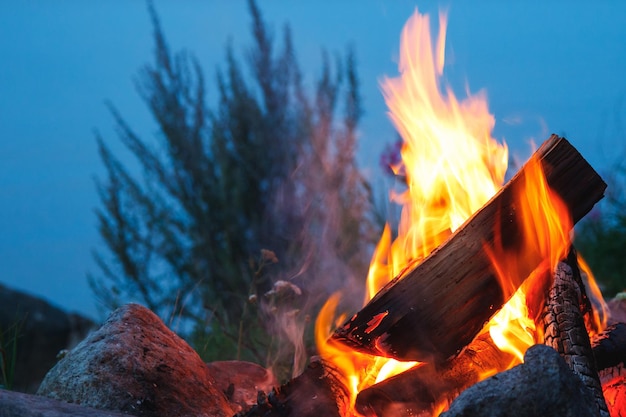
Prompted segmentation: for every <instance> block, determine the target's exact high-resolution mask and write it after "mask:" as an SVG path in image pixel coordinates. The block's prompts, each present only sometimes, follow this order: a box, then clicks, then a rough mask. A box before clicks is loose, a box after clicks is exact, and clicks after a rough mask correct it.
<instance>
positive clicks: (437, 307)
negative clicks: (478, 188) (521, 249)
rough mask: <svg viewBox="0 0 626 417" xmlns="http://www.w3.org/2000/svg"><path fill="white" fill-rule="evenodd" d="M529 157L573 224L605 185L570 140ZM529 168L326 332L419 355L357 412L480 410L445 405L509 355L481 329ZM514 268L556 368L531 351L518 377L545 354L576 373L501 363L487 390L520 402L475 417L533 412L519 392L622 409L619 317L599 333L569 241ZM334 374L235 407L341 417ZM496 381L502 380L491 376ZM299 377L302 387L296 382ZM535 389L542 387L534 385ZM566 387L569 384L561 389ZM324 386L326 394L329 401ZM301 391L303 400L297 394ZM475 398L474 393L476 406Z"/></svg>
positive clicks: (379, 352) (318, 366)
mask: <svg viewBox="0 0 626 417" xmlns="http://www.w3.org/2000/svg"><path fill="white" fill-rule="evenodd" d="M533 158H534V159H535V160H538V161H540V163H541V166H542V169H543V172H544V173H545V177H546V181H547V183H548V185H549V187H550V188H551V189H552V190H554V191H555V192H556V193H557V194H558V195H559V196H560V197H561V199H562V200H563V201H564V202H565V204H566V205H567V208H568V209H569V212H570V213H571V215H572V220H573V224H575V223H576V222H578V221H579V220H580V219H581V218H583V217H584V216H585V215H586V214H587V213H588V212H589V211H590V210H591V208H592V207H593V206H594V204H595V203H597V202H598V201H599V200H600V199H601V198H602V197H603V195H604V190H605V188H606V184H605V183H604V181H602V179H601V178H600V177H599V175H598V174H597V173H596V172H595V171H594V170H593V168H591V166H589V164H588V163H587V162H586V161H585V159H584V158H583V157H582V156H581V155H580V154H579V153H578V151H577V150H576V149H575V148H574V147H573V146H572V145H571V144H570V143H569V142H567V140H565V139H563V138H560V137H557V136H555V135H553V136H552V137H551V138H550V139H548V140H547V141H546V142H545V143H544V144H543V145H542V146H541V147H540V148H539V149H538V150H537V151H536V153H535V155H534V156H533ZM533 158H531V160H532V159H533ZM527 165H528V164H527ZM526 171H527V166H524V167H523V168H522V170H521V171H520V172H519V173H518V174H517V175H516V176H515V177H514V178H512V179H511V180H510V181H509V182H508V183H507V184H506V185H505V186H504V187H503V188H502V190H501V191H500V192H499V193H497V194H496V196H494V197H493V198H492V199H491V200H490V201H489V202H488V203H487V204H485V206H483V208H482V209H481V210H479V211H478V212H477V213H475V214H474V215H473V216H472V217H471V218H470V219H469V220H468V221H467V222H466V223H465V224H464V225H463V226H462V227H461V228H460V229H459V230H457V231H456V232H455V233H454V234H453V235H452V236H451V237H450V238H449V239H448V240H447V241H446V242H445V243H444V244H442V245H441V246H440V247H439V248H437V249H436V250H435V251H434V252H433V253H431V255H430V256H429V257H427V258H426V259H425V260H424V261H422V262H421V263H420V264H419V265H417V266H412V265H409V266H408V267H407V269H406V270H405V271H404V273H403V274H401V276H399V277H397V278H396V279H394V280H393V281H391V282H390V283H389V284H388V285H386V286H385V287H384V288H383V289H382V290H381V291H380V292H379V293H378V294H377V295H376V296H375V297H374V298H373V299H372V300H371V301H370V302H369V303H368V304H367V305H366V306H365V307H364V308H363V309H362V310H361V311H359V312H357V313H356V314H355V315H354V316H353V317H352V318H351V319H350V320H348V321H347V322H346V323H345V324H344V325H343V326H340V327H339V328H338V329H337V330H336V331H335V333H334V334H333V335H332V338H333V339H335V340H337V341H340V342H341V343H343V344H345V345H348V346H350V347H351V348H353V349H354V350H356V351H360V352H366V353H368V354H372V355H376V356H385V357H392V358H396V359H400V360H418V361H423V362H425V363H423V364H421V365H420V366H417V367H414V368H412V369H410V370H408V371H405V372H403V373H401V374H399V375H396V376H394V377H391V378H389V379H386V380H384V381H382V382H379V383H377V384H374V385H373V386H371V387H369V388H367V389H364V390H362V391H361V392H359V394H358V396H357V398H356V404H355V411H356V412H358V413H359V414H362V415H365V416H402V415H406V416H422V415H424V416H430V415H437V414H438V413H439V412H441V411H443V410H444V409H447V408H448V407H450V411H448V412H447V413H446V414H445V415H446V416H452V415H476V414H474V413H476V412H477V409H473V410H474V411H468V410H471V409H472V408H471V407H472V406H470V408H465V409H464V410H465V411H462V410H461V411H459V410H458V407H456V408H455V407H453V406H451V404H452V405H454V404H455V398H457V397H458V396H459V394H461V393H463V392H464V391H465V390H468V388H470V387H472V386H475V385H476V384H477V383H479V381H480V380H481V379H484V376H483V375H484V374H485V373H486V372H493V370H494V369H495V370H496V371H497V372H502V371H505V370H506V367H507V364H509V363H510V362H511V354H510V353H507V352H503V351H502V350H500V349H499V348H498V347H496V346H495V345H494V343H493V341H492V339H491V338H490V337H489V334H488V333H485V332H481V329H482V327H483V326H484V324H485V323H486V322H487V321H489V319H490V318H491V317H492V316H493V315H494V313H495V311H496V310H498V309H499V308H500V307H502V306H503V305H504V304H505V302H506V301H507V299H506V297H507V295H506V294H505V292H504V291H503V289H502V287H501V286H500V285H499V282H498V278H497V271H496V270H495V268H494V265H493V254H494V253H503V252H504V251H509V252H511V251H515V250H516V246H517V245H518V242H519V241H520V240H522V239H524V236H523V235H524V230H523V226H522V225H521V224H522V223H523V219H522V218H520V217H521V216H523V213H521V212H520V211H521V210H520V204H519V203H518V200H517V196H519V195H520V194H523V192H524V188H523V187H524V186H525V181H527V179H526V176H525V174H526ZM573 224H572V227H573ZM537 253H538V252H537ZM518 267H519V270H517V271H515V274H514V275H515V276H518V277H522V278H521V279H520V280H519V281H517V282H513V285H514V287H515V288H514V289H513V290H515V289H517V288H518V287H520V286H521V285H526V284H529V285H532V287H530V288H532V289H531V290H530V291H531V292H532V293H533V298H532V300H530V301H527V303H528V306H527V307H528V309H529V312H530V313H531V315H533V316H534V317H535V318H536V321H537V322H538V323H539V325H540V326H542V327H543V334H544V344H545V345H546V346H548V347H550V348H552V349H553V350H551V349H548V351H550V352H553V351H556V353H558V356H559V358H558V360H559V361H560V362H559V363H560V365H558V366H557V365H555V364H556V362H554V361H553V362H550V361H552V359H550V360H548V359H545V360H544V359H542V360H540V361H537V360H536V359H534V360H531V361H526V362H527V363H524V364H522V365H519V367H523V368H520V369H522V370H521V371H519V372H518V373H517V374H515V375H518V374H523V375H526V374H528V372H530V371H528V370H527V369H529V368H533V367H535V368H536V369H534V370H532V372H539V373H540V374H541V372H543V371H542V370H541V366H540V365H538V366H535V365H534V364H535V363H548V362H549V363H551V364H552V365H550V366H549V367H547V368H546V369H547V370H546V371H545V372H547V373H550V372H552V371H551V369H552V370H553V369H555V368H558V367H559V366H561V365H562V364H564V366H565V367H566V368H568V369H569V370H570V372H567V374H571V375H573V376H575V378H574V382H573V383H571V384H570V382H563V380H562V378H561V377H560V378H561V379H558V381H561V382H558V383H555V382H554V380H552V379H550V378H549V377H548V376H546V375H543V374H541V375H543V376H540V378H539V379H542V380H544V381H551V383H550V385H551V386H544V385H543V384H537V383H532V384H530V383H523V382H520V381H522V380H523V378H522V377H519V376H515V377H508V376H507V377H505V376H504V375H505V373H504V372H503V373H502V374H496V375H495V376H493V377H492V378H489V380H491V382H490V384H492V385H494V380H495V388H494V389H492V390H491V391H489V392H492V393H493V392H495V393H496V396H499V397H500V398H509V397H510V395H509V394H510V393H511V392H515V396H516V397H515V398H516V400H515V401H509V403H510V404H514V403H515V404H517V405H516V410H509V411H508V412H504V411H503V406H502V404H501V402H499V401H491V402H490V403H491V404H492V408H494V407H496V408H500V411H499V412H496V413H492V411H493V410H492V411H490V412H486V411H485V409H484V408H483V409H481V410H482V411H481V412H480V415H529V416H530V415H536V414H534V413H536V412H537V410H534V411H529V408H528V407H525V406H524V405H523V404H522V405H521V406H520V403H519V399H521V400H522V402H523V401H524V398H526V401H527V402H528V403H531V402H537V401H539V402H540V401H541V399H538V398H537V395H540V396H545V397H547V398H546V399H547V400H548V401H551V402H550V405H546V406H544V407H543V408H542V410H543V411H542V412H541V414H542V415H544V416H545V415H598V416H609V415H611V416H618V415H622V414H621V413H623V412H624V411H623V410H626V405H622V404H624V403H626V396H624V393H625V390H626V379H625V378H626V370H624V367H623V363H624V359H625V358H626V340H625V339H624V337H625V336H624V334H623V332H624V331H625V328H626V325H625V324H621V323H619V324H615V325H613V326H611V327H609V328H607V329H606V330H605V331H604V332H602V333H599V334H596V333H597V330H598V329H597V328H594V324H592V323H593V320H592V317H591V316H592V313H593V311H592V303H591V302H590V297H589V296H588V294H587V288H586V285H585V280H584V279H583V276H582V274H581V272H580V269H579V265H578V258H577V254H576V252H575V250H574V248H573V247H570V250H569V253H568V254H567V256H565V257H564V258H563V259H562V260H561V261H560V262H559V263H558V265H557V266H556V268H555V269H553V270H548V269H546V268H547V267H546V260H545V259H542V258H541V257H539V256H538V255H537V256H536V257H535V258H534V259H531V260H530V262H525V263H523V264H522V263H520V264H519V266H518ZM525 281H526V284H525ZM530 281H533V282H532V283H531V282H530ZM590 331H591V334H592V335H593V336H591V337H590ZM541 352H543V353H534V354H533V355H531V356H532V357H533V358H536V357H538V355H541V354H543V355H548V356H546V357H549V353H548V354H546V353H545V352H546V351H545V350H543V351H541ZM516 368H517V367H516ZM514 369H515V368H514ZM524 369H526V370H524ZM511 371H512V370H510V371H506V374H507V375H508V374H509V373H510V372H511ZM540 371H541V372H540ZM334 374H335V372H334V370H333V369H332V366H331V365H330V364H326V363H322V362H318V363H315V364H314V365H311V366H310V367H309V368H308V369H307V370H305V372H304V373H303V374H302V375H301V376H300V377H298V378H296V379H295V380H293V381H291V382H290V383H288V384H286V385H284V386H282V387H278V388H276V389H275V390H274V391H273V392H272V393H271V394H269V395H268V396H263V398H262V401H259V403H258V404H257V405H256V406H254V407H253V408H252V409H251V410H249V411H248V412H247V413H244V414H243V415H246V416H309V415H310V416H313V415H320V414H319V410H320V409H319V408H317V409H316V406H315V404H316V403H317V404H319V406H320V407H322V406H323V408H324V413H323V414H324V415H336V416H344V415H345V412H346V404H345V403H346V401H347V394H346V389H345V386H342V381H341V378H337V377H333V375H334ZM566 376H567V375H566ZM499 378H500V379H502V381H504V380H506V381H508V383H502V384H498V382H497V381H498V379H499ZM303 381H306V383H304V384H303ZM311 381H314V383H311ZM511 381H513V386H512V385H511ZM483 382H485V381H483ZM480 384H482V383H480ZM524 385H526V386H524ZM528 385H534V386H528ZM299 386H305V387H306V388H305V389H303V390H302V391H300V389H299V388H298V387H299ZM538 386H539V387H541V388H542V389H539V390H537V387H538ZM569 386H571V387H574V388H571V389H570V390H569V391H567V390H565V389H564V387H569ZM572 390H574V392H576V393H577V394H576V395H575V396H576V398H577V401H576V405H575V407H573V408H572V411H571V412H572V413H573V414H567V413H568V412H565V411H564V410H565V409H564V408H563V407H564V406H563V405H560V406H559V407H554V405H555V404H560V403H559V401H560V400H559V398H556V397H555V396H559V395H560V396H564V395H565V396H566V397H568V398H567V401H565V403H564V404H570V405H572V404H574V402H573V401H572V400H571V398H569V397H571V396H572V395H574V394H573V393H572ZM576 390H579V391H576ZM468 391H469V390H468ZM324 392H326V394H324ZM328 392H331V393H332V396H334V401H331V404H330V406H329V405H328V397H327V393H328ZM536 392H538V393H539V394H535V393H536ZM303 397H305V398H307V399H309V401H308V402H307V401H303ZM479 397H480V396H479ZM483 397H484V396H483ZM322 398H324V399H322ZM481 398H482V397H481ZM485 398H486V397H485ZM311 399H314V400H313V401H312V402H313V405H312V404H311ZM579 400H580V401H582V403H580V401H579ZM481 401H482V400H481ZM481 401H476V400H474V401H473V404H474V405H475V404H477V403H480V402H481ZM568 401H569V403H568ZM585 401H586V402H585ZM303 404H306V405H303ZM589 404H591V405H589ZM463 407H466V406H465V405H464V406H463ZM481 407H482V406H481ZM585 407H587V408H585ZM589 407H590V408H589ZM550 409H554V414H550V412H549V410H550ZM454 410H456V411H454ZM585 410H588V412H587V411H585ZM331 411H332V413H331ZM455 413H457V414H455ZM464 413H465V414H464ZM490 413H491V414H490ZM511 413H512V414H511ZM624 415H626V413H625V414H624Z"/></svg>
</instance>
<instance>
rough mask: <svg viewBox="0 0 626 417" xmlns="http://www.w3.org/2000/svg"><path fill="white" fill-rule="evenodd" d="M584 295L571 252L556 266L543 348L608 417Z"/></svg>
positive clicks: (548, 302) (549, 296)
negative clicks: (557, 357)
mask: <svg viewBox="0 0 626 417" xmlns="http://www.w3.org/2000/svg"><path fill="white" fill-rule="evenodd" d="M584 292H585V290H584V287H582V280H581V278H580V272H579V270H578V266H577V263H576V254H575V253H574V252H573V251H572V252H571V253H570V255H569V256H568V259H567V262H559V264H558V265H557V268H556V271H555V272H554V279H553V282H552V286H551V287H550V291H549V293H548V296H547V300H546V307H545V315H544V325H545V344H546V345H548V346H551V347H552V348H554V350H556V351H557V352H558V353H559V354H560V355H561V356H562V357H563V359H564V360H565V362H566V363H567V365H568V366H569V367H570V369H571V370H572V371H573V372H574V373H575V374H576V375H578V376H579V377H580V379H581V380H582V381H583V383H584V384H585V386H586V387H587V388H589V390H590V391H591V392H592V393H593V395H594V397H595V400H596V404H597V406H598V409H599V410H600V414H601V415H602V416H603V417H609V413H608V409H607V406H606V402H605V400H604V395H603V393H602V386H601V385H600V379H599V377H598V372H597V369H596V364H595V359H594V355H593V352H592V349H591V342H590V340H589V334H588V333H587V329H586V327H585V321H584V317H583V311H582V309H581V306H584V298H585V297H584V296H583V294H584ZM582 308H583V309H584V308H585V307H582Z"/></svg>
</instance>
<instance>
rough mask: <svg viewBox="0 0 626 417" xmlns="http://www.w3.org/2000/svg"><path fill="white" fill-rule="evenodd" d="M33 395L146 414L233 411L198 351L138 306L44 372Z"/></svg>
mask: <svg viewBox="0 0 626 417" xmlns="http://www.w3.org/2000/svg"><path fill="white" fill-rule="evenodd" d="M37 393H38V394H39V395H44V396H46V397H50V398H54V399H58V400H63V401H67V402H71V403H77V404H81V405H84V406H88V407H93V408H98V409H104V410H112V411H121V412H124V413H127V414H132V415H136V416H145V417H157V416H180V417H183V416H194V417H200V416H207V417H208V416H211V417H213V416H216V417H219V416H232V415H233V414H234V411H233V409H232V407H231V405H230V404H229V403H228V401H227V399H226V396H225V394H224V393H223V392H222V391H221V390H220V389H219V388H218V387H217V385H216V382H215V380H214V378H213V376H212V375H211V374H210V371H209V369H208V368H207V366H206V364H205V363H204V362H203V361H202V359H201V358H200V357H199V356H198V354H197V353H196V352H195V351H194V350H193V349H192V348H191V347H190V346H189V345H188V344H187V343H186V342H185V341H184V340H182V339H181V338H180V337H178V336H177V335H176V334H175V333H174V332H172V331H171V330H170V329H168V328H167V326H165V324H163V322H162V321H161V320H160V319H159V318H158V317H157V316H156V315H155V314H154V313H153V312H152V311H150V310H149V309H147V308H145V307H142V306H140V305H138V304H128V305H125V306H123V307H120V308H119V309H117V310H115V311H114V312H113V313H112V314H111V315H110V316H109V318H108V319H107V321H106V322H105V323H104V325H103V326H102V327H101V328H100V329H98V330H97V331H95V332H93V333H92V334H91V335H90V336H88V337H87V338H86V339H85V340H84V341H83V342H81V343H80V344H79V345H78V346H76V347H75V348H74V349H73V350H72V351H71V352H69V353H68V354H67V356H65V357H64V358H63V359H62V360H61V361H59V362H58V363H57V364H56V365H55V366H54V367H53V368H52V369H51V370H50V371H49V372H48V374H47V375H46V377H45V378H44V380H43V382H42V384H41V386H40V387H39V391H38V392H37Z"/></svg>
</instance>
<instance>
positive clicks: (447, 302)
mask: <svg viewBox="0 0 626 417" xmlns="http://www.w3.org/2000/svg"><path fill="white" fill-rule="evenodd" d="M534 158H537V159H538V160H539V161H540V162H541V165H542V168H543V171H544V173H545V177H546V180H547V183H548V185H549V186H550V188H552V189H553V190H554V191H556V193H558V194H559V195H560V197H561V199H562V200H563V201H564V202H565V204H566V205H567V207H568V208H569V210H570V212H571V215H572V219H573V221H574V223H576V222H577V221H578V220H580V219H581V218H582V217H583V216H584V215H585V214H586V213H588V212H589V210H591V208H592V207H593V205H594V204H595V203H596V202H597V201H599V200H600V199H601V198H602V197H603V194H604V190H605V188H606V184H605V183H604V181H602V179H601V178H600V176H599V175H598V174H597V173H596V172H595V171H594V170H593V168H592V167H591V166H590V165H589V164H588V163H587V161H585V159H584V158H583V157H582V156H581V155H580V153H578V151H577V150H576V149H575V148H574V147H573V146H572V145H571V144H570V143H569V142H568V141H567V140H565V139H563V138H560V137H558V136H555V135H553V136H552V137H550V138H549V139H548V140H547V141H546V142H545V143H544V144H543V145H542V146H541V147H540V148H539V149H538V150H537V152H535V155H534ZM527 167H528V164H527V165H525V166H524V167H523V168H522V170H521V171H520V172H519V173H518V174H517V175H516V176H515V177H514V178H513V179H511V181H509V182H508V183H507V184H506V185H505V186H504V187H503V188H502V189H501V190H500V191H499V192H498V193H497V194H496V195H495V196H494V197H493V198H492V199H491V200H490V201H489V202H488V203H487V204H486V205H485V206H483V207H482V208H481V209H480V210H479V211H478V212H476V213H475V214H474V215H473V216H472V217H471V218H470V219H469V220H468V221H467V222H465V224H464V225H462V226H461V227H460V228H459V229H458V230H457V231H456V232H455V233H454V234H453V235H451V237H450V238H449V239H448V240H447V241H446V242H445V243H443V244H442V245H441V246H440V247H439V248H437V249H436V250H435V251H433V252H432V253H431V254H430V255H429V256H428V257H427V258H426V259H424V261H423V262H421V263H420V264H419V265H417V266H414V265H413V266H411V265H409V266H408V267H407V270H406V272H405V273H403V274H402V275H401V276H399V277H396V278H395V279H394V280H393V281H392V282H390V283H389V284H388V285H386V286H385V287H384V288H383V289H382V290H381V291H379V293H378V294H377V295H376V296H375V297H374V298H373V299H372V300H371V301H370V302H369V303H368V304H367V305H366V306H365V307H364V308H363V309H362V310H361V311H360V312H358V313H357V314H356V315H355V316H354V317H353V318H352V319H351V320H349V321H348V322H346V323H345V324H344V325H343V326H342V327H340V328H339V329H337V331H336V332H335V333H334V335H333V336H332V337H333V338H335V339H338V340H340V341H341V342H343V343H345V344H347V345H350V346H352V347H353V348H355V349H357V350H360V351H363V352H366V353H369V354H373V355H377V356H388V357H393V358H396V359H401V360H418V361H422V362H433V361H434V362H440V363H441V362H445V361H446V360H447V359H448V358H450V357H451V356H454V355H456V354H458V352H459V351H460V350H461V349H462V348H463V347H464V346H466V345H467V344H468V343H470V342H471V341H472V340H473V339H474V337H475V336H476V335H477V334H478V332H479V331H480V329H481V328H482V327H483V325H484V323H486V322H487V321H488V320H489V319H490V318H491V316H492V315H493V314H494V313H495V312H496V311H497V310H498V309H499V308H500V307H501V306H502V305H503V304H504V302H505V301H506V300H505V296H504V293H503V290H502V289H501V287H500V284H499V283H498V278H497V274H496V271H495V268H494V266H493V265H492V260H491V259H490V256H489V255H488V250H492V251H495V250H506V251H515V249H516V248H517V247H518V245H519V244H520V242H521V241H522V239H523V232H522V226H521V225H522V220H523V219H522V218H520V217H521V214H520V213H518V212H517V211H518V210H519V207H518V203H517V202H516V200H517V198H518V197H519V195H520V194H523V192H524V191H523V190H524V186H525V178H526V172H527V170H528V168H527ZM536 258H537V259H531V260H530V261H531V262H530V263H529V265H532V264H534V266H530V269H528V268H529V267H528V266H524V267H522V269H520V270H519V271H514V273H515V275H516V276H517V277H518V278H519V279H518V281H517V282H513V283H512V284H513V286H514V287H516V288H517V287H519V285H521V283H522V282H523V280H524V279H525V278H526V277H527V276H528V275H529V274H530V273H531V272H532V270H533V268H535V267H537V266H539V265H540V264H541V263H542V262H543V261H544V259H543V258H542V257H539V256H537V257H536ZM524 268H526V269H524Z"/></svg>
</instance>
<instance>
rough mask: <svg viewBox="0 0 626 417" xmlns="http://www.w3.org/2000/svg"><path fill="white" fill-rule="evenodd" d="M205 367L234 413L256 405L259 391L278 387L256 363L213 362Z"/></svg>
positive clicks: (273, 378)
mask: <svg viewBox="0 0 626 417" xmlns="http://www.w3.org/2000/svg"><path fill="white" fill-rule="evenodd" d="M207 366H208V367H209V372H210V373H211V375H212V376H213V377H214V378H215V381H217V386H218V387H219V389H220V390H221V391H222V392H224V393H225V394H226V398H227V399H228V401H229V402H230V403H231V406H232V407H233V409H234V410H235V411H236V412H239V411H243V410H247V409H249V408H250V407H252V406H253V405H254V404H256V402H257V398H258V392H259V391H263V392H264V393H268V392H270V391H271V390H272V388H273V387H275V386H278V381H276V378H275V377H274V374H273V373H272V372H271V371H269V370H267V369H265V368H263V367H262V366H259V365H257V364H256V363H251V362H244V361H215V362H210V363H207Z"/></svg>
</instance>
